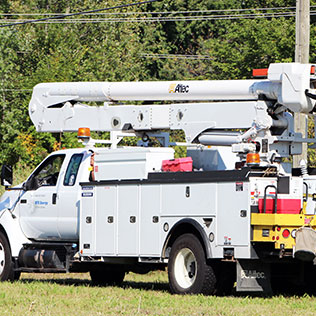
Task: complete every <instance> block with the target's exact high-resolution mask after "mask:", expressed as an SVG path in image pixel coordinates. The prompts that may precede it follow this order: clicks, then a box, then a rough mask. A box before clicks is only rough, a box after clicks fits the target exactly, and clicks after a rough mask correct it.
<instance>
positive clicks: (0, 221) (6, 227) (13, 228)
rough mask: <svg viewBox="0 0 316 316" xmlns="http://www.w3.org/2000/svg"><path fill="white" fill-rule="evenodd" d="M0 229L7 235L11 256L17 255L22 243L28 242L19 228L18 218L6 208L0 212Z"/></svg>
mask: <svg viewBox="0 0 316 316" xmlns="http://www.w3.org/2000/svg"><path fill="white" fill-rule="evenodd" d="M0 229H2V230H3V231H4V233H5V234H6V235H7V237H8V242H9V245H10V248H11V253H12V257H18V256H19V252H20V250H21V248H22V246H23V244H24V243H30V240H28V239H27V238H26V237H25V235H24V234H23V232H22V230H21V227H20V224H19V218H18V217H16V216H15V215H13V214H11V212H10V211H9V210H8V209H5V210H3V211H2V212H1V213H0Z"/></svg>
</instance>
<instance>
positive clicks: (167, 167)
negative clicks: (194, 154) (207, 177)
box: [162, 157, 193, 172]
mask: <svg viewBox="0 0 316 316" xmlns="http://www.w3.org/2000/svg"><path fill="white" fill-rule="evenodd" d="M192 165H193V161H192V158H191V157H185V158H177V159H170V160H163V161H162V171H169V172H178V171H192Z"/></svg>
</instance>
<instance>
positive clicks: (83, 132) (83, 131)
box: [78, 127, 91, 138]
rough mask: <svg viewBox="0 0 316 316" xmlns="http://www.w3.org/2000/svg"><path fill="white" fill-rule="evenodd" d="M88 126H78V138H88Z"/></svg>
mask: <svg viewBox="0 0 316 316" xmlns="http://www.w3.org/2000/svg"><path fill="white" fill-rule="evenodd" d="M90 136H91V133H90V128H88V127H80V128H79V129H78V138H90Z"/></svg>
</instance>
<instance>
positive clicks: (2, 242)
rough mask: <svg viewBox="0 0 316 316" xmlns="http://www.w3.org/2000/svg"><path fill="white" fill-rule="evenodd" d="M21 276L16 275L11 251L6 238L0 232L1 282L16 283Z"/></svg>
mask: <svg viewBox="0 0 316 316" xmlns="http://www.w3.org/2000/svg"><path fill="white" fill-rule="evenodd" d="M19 276H20V274H19V273H15V272H14V269H13V261H12V255H11V249H10V246H9V243H8V240H7V238H6V236H5V235H4V234H3V233H2V232H0V281H14V280H18V279H19Z"/></svg>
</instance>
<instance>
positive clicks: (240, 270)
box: [237, 259, 272, 294]
mask: <svg viewBox="0 0 316 316" xmlns="http://www.w3.org/2000/svg"><path fill="white" fill-rule="evenodd" d="M270 275H271V274H270V265H269V264H268V263H263V262H261V261H259V260H254V259H253V260H246V259H245V260H238V261H237V292H261V293H265V294H271V293H272V288H271V278H270Z"/></svg>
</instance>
